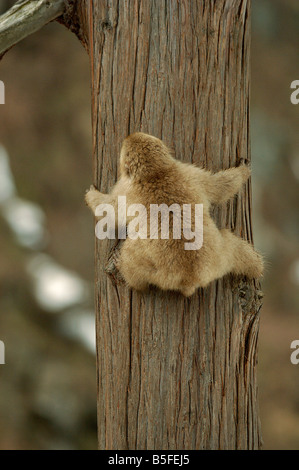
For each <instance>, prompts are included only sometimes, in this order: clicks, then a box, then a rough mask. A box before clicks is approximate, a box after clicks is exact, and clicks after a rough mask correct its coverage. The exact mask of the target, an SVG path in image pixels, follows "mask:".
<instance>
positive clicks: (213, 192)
mask: <svg viewBox="0 0 299 470" xmlns="http://www.w3.org/2000/svg"><path fill="white" fill-rule="evenodd" d="M250 173H251V171H250V168H248V167H247V166H246V165H242V166H239V167H236V168H229V169H228V170H224V171H219V172H218V173H215V174H214V175H208V177H207V179H206V182H205V189H206V192H207V195H208V198H209V200H210V201H211V202H212V203H215V204H222V203H224V202H226V201H228V200H229V199H231V198H232V197H233V196H234V195H235V194H237V193H238V192H239V191H240V189H241V187H242V185H243V184H244V183H245V182H246V181H247V180H248V178H249V176H250Z"/></svg>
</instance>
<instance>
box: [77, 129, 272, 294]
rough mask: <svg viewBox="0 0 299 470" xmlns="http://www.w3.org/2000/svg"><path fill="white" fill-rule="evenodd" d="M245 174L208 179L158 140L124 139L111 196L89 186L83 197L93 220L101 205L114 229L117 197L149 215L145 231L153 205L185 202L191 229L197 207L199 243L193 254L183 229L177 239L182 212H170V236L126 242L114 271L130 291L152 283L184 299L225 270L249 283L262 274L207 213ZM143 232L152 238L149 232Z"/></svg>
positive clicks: (258, 263)
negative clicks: (110, 209)
mask: <svg viewBox="0 0 299 470" xmlns="http://www.w3.org/2000/svg"><path fill="white" fill-rule="evenodd" d="M249 176H250V169H249V168H248V167H247V166H246V165H242V166H239V167H235V168H230V169H228V170H224V171H219V172H218V173H215V174H213V173H211V172H210V171H206V170H204V169H201V168H199V167H196V166H194V165H192V164H187V163H182V162H180V161H179V160H176V159H175V158H174V157H173V156H172V154H171V152H170V150H169V149H168V148H167V147H166V145H165V144H164V143H163V142H162V141H161V140H159V139H157V138H156V137H153V136H150V135H147V134H143V133H135V134H132V135H130V136H129V137H127V138H126V139H125V140H124V142H123V145H122V148H121V152H120V177H119V179H118V181H117V183H116V185H115V186H114V187H113V188H112V190H111V192H110V193H109V194H102V193H100V192H99V191H98V190H97V189H96V188H94V187H93V186H92V187H91V188H90V190H89V191H87V193H86V196H85V200H86V203H87V205H88V206H89V207H90V208H91V210H92V211H93V213H94V214H95V215H99V213H98V214H97V211H96V208H97V207H98V206H99V205H100V204H110V205H112V206H113V208H114V212H115V222H113V223H115V224H117V223H118V222H119V218H120V214H119V213H120V204H119V196H122V198H121V200H122V201H125V205H126V208H128V207H129V206H130V205H131V204H139V205H140V204H142V205H143V206H144V207H145V208H146V210H147V214H148V215H147V217H146V218H145V220H144V219H143V220H144V223H145V226H146V227H148V224H147V222H149V214H150V212H151V207H150V206H151V205H155V206H156V207H161V206H160V205H165V204H166V205H167V207H168V208H173V207H176V208H178V207H179V209H180V208H182V207H183V206H184V205H189V207H191V209H190V211H189V214H191V215H190V216H189V222H190V227H191V229H192V230H194V228H195V226H196V220H195V215H196V211H195V206H197V205H201V207H202V213H201V217H202V221H203V225H202V227H203V243H202V245H200V247H199V248H198V249H186V241H187V240H190V238H188V237H186V232H183V228H182V229H180V230H181V233H180V235H181V236H180V237H175V236H174V231H175V222H182V218H183V216H182V211H180V212H181V213H179V214H178V212H175V211H174V210H173V211H171V210H169V212H168V215H169V226H170V228H169V237H168V238H167V237H165V239H164V237H162V236H161V224H160V225H158V229H157V230H156V234H154V235H158V236H152V237H151V236H147V237H141V238H136V239H134V237H131V238H129V237H127V238H126V239H125V241H124V242H123V244H122V246H121V249H120V252H119V255H118V257H117V260H116V267H117V269H118V270H119V271H120V274H121V276H122V277H123V278H124V280H125V281H126V283H127V285H128V286H129V287H131V288H133V289H136V290H139V291H140V290H141V291H142V290H145V289H147V288H148V286H149V285H150V284H151V285H155V286H157V287H159V288H160V289H162V290H175V291H179V292H181V293H182V294H183V295H184V296H186V297H189V296H191V295H192V294H193V293H194V292H195V291H196V289H198V288H199V287H206V286H208V285H209V284H210V283H211V282H212V281H214V280H215V279H219V278H221V277H222V276H224V275H226V274H228V273H234V274H236V275H244V276H247V277H249V278H260V277H261V276H262V274H263V260H262V257H261V255H260V254H258V253H257V252H256V251H255V250H254V248H253V247H252V245H251V244H250V243H248V242H247V241H245V240H243V239H241V238H239V237H238V236H236V235H234V234H233V233H232V232H231V231H230V230H227V229H223V230H219V229H218V228H217V226H216V224H215V222H214V221H213V219H212V218H211V216H210V211H209V209H210V206H211V204H222V203H225V202H226V201H228V200H229V199H231V198H233V197H234V195H235V194H237V192H238V191H239V190H240V189H241V187H242V185H243V183H245V182H246V181H247V179H248V178H249ZM124 196H125V197H126V199H125V198H124ZM157 205H158V206H157ZM172 205H175V206H172ZM164 207H165V206H164ZM123 209H124V208H123ZM126 212H127V211H125V214H126ZM102 215H103V214H102ZM160 215H161V214H160ZM122 220H123V224H124V225H127V226H128V224H130V221H132V213H131V212H130V215H128V214H126V215H125V218H124V217H123V216H122ZM159 220H160V219H159ZM183 222H184V221H183ZM171 226H172V228H171ZM118 229H120V227H119V226H118ZM145 231H146V234H147V235H150V234H149V229H148V228H146V229H145ZM192 233H193V232H192ZM151 235H152V233H151ZM119 238H120V237H119ZM123 238H125V237H123Z"/></svg>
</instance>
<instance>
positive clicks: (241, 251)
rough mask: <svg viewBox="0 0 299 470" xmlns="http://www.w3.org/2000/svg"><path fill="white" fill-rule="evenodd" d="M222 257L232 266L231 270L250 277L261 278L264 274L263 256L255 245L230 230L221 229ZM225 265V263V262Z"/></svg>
mask: <svg viewBox="0 0 299 470" xmlns="http://www.w3.org/2000/svg"><path fill="white" fill-rule="evenodd" d="M220 233H221V236H222V239H223V243H222V255H221V256H222V258H223V260H224V261H225V262H227V266H228V267H230V269H229V272H233V273H235V274H240V275H242V274H243V275H245V276H248V277H249V278H256V279H258V278H260V277H262V275H263V271H264V264H263V259H262V256H261V255H260V254H259V253H257V252H256V251H255V250H254V248H253V246H252V245H251V244H250V243H248V242H247V241H245V240H243V239H242V238H239V237H237V236H236V235H234V234H233V233H232V232H231V231H230V230H221V232H220ZM224 265H225V263H224Z"/></svg>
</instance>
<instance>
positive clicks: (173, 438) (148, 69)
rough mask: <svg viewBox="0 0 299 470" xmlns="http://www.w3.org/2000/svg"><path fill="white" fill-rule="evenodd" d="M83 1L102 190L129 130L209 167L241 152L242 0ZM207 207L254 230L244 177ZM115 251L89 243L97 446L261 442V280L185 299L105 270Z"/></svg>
mask: <svg viewBox="0 0 299 470" xmlns="http://www.w3.org/2000/svg"><path fill="white" fill-rule="evenodd" d="M79 3H80V5H79V6H78V7H77V11H76V21H75V22H74V21H73V29H75V30H76V31H77V34H78V35H79V36H80V37H81V39H82V40H83V41H85V42H86V44H87V45H88V48H89V53H90V60H91V69H92V105H93V115H92V118H93V143H94V182H95V184H96V186H97V187H98V188H99V189H100V190H101V191H103V192H107V191H108V190H109V188H110V187H111V186H112V185H113V184H114V183H115V181H116V178H117V166H118V156H119V150H120V146H121V143H122V140H123V139H124V138H125V137H126V136H127V135H128V134H130V133H132V132H134V131H140V130H142V131H144V132H147V133H150V134H153V135H155V136H157V137H159V138H162V139H163V140H164V141H165V142H166V143H167V144H168V145H169V146H170V147H172V148H173V150H174V152H175V156H176V158H179V159H181V160H183V161H185V162H194V163H197V164H200V165H203V166H204V167H205V168H208V169H211V170H220V169H225V168H229V167H231V166H235V165H236V164H238V163H239V160H240V159H245V160H249V159H250V144H249V44H250V1H249V0H210V1H204V0H192V1H186V0H182V1H177V0H94V1H88V0H84V1H82V2H79ZM214 215H215V217H216V219H217V221H218V223H219V226H221V227H228V228H232V229H233V230H234V231H235V233H237V234H238V235H241V236H243V237H244V238H248V239H250V240H251V238H252V233H251V193H250V187H249V185H248V186H247V187H246V189H245V190H244V191H243V193H242V194H240V195H239V197H238V198H237V199H236V200H235V201H234V202H232V203H230V204H228V205H227V207H224V208H221V210H220V209H218V210H215V214H214ZM110 249H111V246H110V245H109V243H108V242H98V243H97V244H96V283H95V286H96V310H97V360H98V424H99V447H100V449H105V448H106V449H118V450H120V449H163V450H167V449H258V448H259V447H260V443H261V438H260V426H259V419H258V405H257V385H256V346H257V335H258V326H259V309H260V295H259V294H260V291H259V286H258V284H257V283H254V282H249V281H248V280H246V279H236V278H234V277H233V276H227V277H225V278H224V279H222V280H220V281H218V282H214V283H213V284H212V285H211V286H210V287H209V288H206V289H201V290H198V292H197V293H196V294H195V295H194V296H193V297H191V298H190V299H188V300H186V299H184V298H183V297H182V296H181V295H179V294H174V293H163V292H160V291H158V290H157V289H154V288H153V289H152V290H151V291H150V293H147V294H139V293H137V292H135V291H130V290H128V289H126V288H125V287H124V286H123V285H122V284H119V283H118V282H117V280H116V279H115V278H113V276H111V275H110V276H109V275H107V272H106V271H105V267H106V265H107V258H108V254H109V251H110Z"/></svg>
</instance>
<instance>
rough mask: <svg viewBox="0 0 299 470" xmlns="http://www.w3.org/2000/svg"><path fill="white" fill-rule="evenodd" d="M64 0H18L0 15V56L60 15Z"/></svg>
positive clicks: (63, 7)
mask: <svg viewBox="0 0 299 470" xmlns="http://www.w3.org/2000/svg"><path fill="white" fill-rule="evenodd" d="M64 10H65V0H31V1H30V0H29V1H28V0H19V1H18V2H16V3H15V5H13V6H12V8H10V10H8V11H7V12H6V13H4V14H3V15H1V16H0V58H1V57H2V56H3V55H4V54H5V52H7V51H8V49H10V48H11V47H12V46H14V45H15V44H17V43H18V42H19V41H21V40H22V39H24V38H26V37H27V36H29V35H30V34H32V33H34V32H36V31H38V30H39V29H41V28H42V27H43V26H44V25H46V24H47V23H49V22H50V21H52V20H54V19H55V18H57V17H58V16H60V15H62V13H63V12H64Z"/></svg>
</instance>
